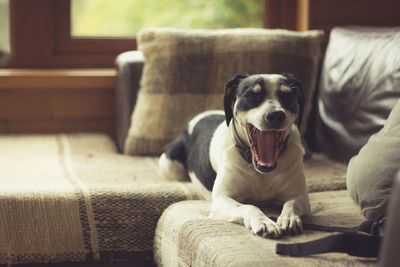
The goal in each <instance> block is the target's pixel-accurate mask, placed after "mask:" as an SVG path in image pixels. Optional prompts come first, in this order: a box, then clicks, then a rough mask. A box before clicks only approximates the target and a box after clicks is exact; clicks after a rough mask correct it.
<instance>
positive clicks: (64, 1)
mask: <svg viewBox="0 0 400 267" xmlns="http://www.w3.org/2000/svg"><path fill="white" fill-rule="evenodd" d="M53 1H54V0H53ZM55 18H56V21H55V23H56V25H57V29H58V31H57V33H56V51H57V52H59V53H89V54H90V53H93V54H102V53H103V54H114V53H120V52H122V51H127V50H132V48H136V39H135V38H134V37H133V36H132V38H128V37H124V38H118V37H115V38H114V37H113V38H111V37H110V38H98V37H73V36H72V35H71V32H72V31H71V0H55Z"/></svg>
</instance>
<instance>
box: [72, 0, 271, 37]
mask: <svg viewBox="0 0 400 267" xmlns="http://www.w3.org/2000/svg"><path fill="white" fill-rule="evenodd" d="M263 15H264V1H263V0H101V1H99V0H72V32H73V35H77V36H133V35H134V34H135V33H137V32H138V31H139V30H140V29H142V28H144V27H156V26H157V27H177V28H235V27H262V26H263Z"/></svg>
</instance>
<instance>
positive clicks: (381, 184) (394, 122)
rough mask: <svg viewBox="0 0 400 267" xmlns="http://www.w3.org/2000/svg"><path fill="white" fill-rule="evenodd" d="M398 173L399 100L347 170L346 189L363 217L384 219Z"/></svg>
mask: <svg viewBox="0 0 400 267" xmlns="http://www.w3.org/2000/svg"><path fill="white" fill-rule="evenodd" d="M399 170H400V100H397V104H396V106H395V107H394V109H393V110H392V112H391V113H390V115H389V117H388V119H387V121H386V123H385V126H384V127H383V129H382V130H380V131H379V132H378V133H376V134H374V135H373V136H371V138H370V139H369V140H368V143H367V144H366V145H365V146H364V147H363V148H361V150H360V152H359V153H358V155H357V156H355V157H353V158H352V159H351V160H350V162H349V167H348V169H347V187H348V190H349V192H350V195H351V197H352V198H353V199H354V201H355V202H356V203H357V204H358V205H359V206H360V208H361V210H362V213H363V214H364V216H365V217H366V218H368V219H370V220H379V219H381V218H382V217H383V216H385V213H386V210H387V204H388V201H389V197H390V194H391V191H392V185H393V181H394V178H395V176H396V173H397V172H398V171H399Z"/></svg>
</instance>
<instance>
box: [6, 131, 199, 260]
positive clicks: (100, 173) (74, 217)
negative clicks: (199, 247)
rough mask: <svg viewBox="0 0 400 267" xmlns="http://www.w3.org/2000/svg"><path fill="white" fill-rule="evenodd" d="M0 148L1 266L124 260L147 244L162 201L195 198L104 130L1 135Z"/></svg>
mask: <svg viewBox="0 0 400 267" xmlns="http://www.w3.org/2000/svg"><path fill="white" fill-rule="evenodd" d="M0 147H1V150H2V153H1V154H0V162H1V163H2V166H1V168H0V217H1V219H0V240H1V242H0V264H9V263H32V262H35V263H40V262H65V261H68V262H71V261H87V260H98V259H106V260H108V259H114V260H117V259H118V257H120V256H121V257H127V258H129V257H130V256H132V255H136V253H137V252H141V251H149V250H151V249H152V244H153V236H154V230H155V227H156V224H157V221H158V218H159V217H160V216H161V213H162V212H163V210H164V209H165V208H166V207H167V206H169V205H170V204H172V203H174V202H177V201H181V200H186V199H196V198H197V195H196V193H195V191H194V189H193V188H192V185H191V184H190V183H177V182H166V181H163V180H162V179H161V178H160V176H159V174H158V172H157V162H156V160H155V159H153V158H138V157H128V156H123V155H118V154H116V151H117V149H116V147H115V145H114V143H113V142H112V140H111V139H110V138H109V137H107V136H105V135H101V134H77V135H48V136H1V138H0Z"/></svg>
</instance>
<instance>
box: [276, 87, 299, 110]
mask: <svg viewBox="0 0 400 267" xmlns="http://www.w3.org/2000/svg"><path fill="white" fill-rule="evenodd" d="M279 100H280V102H281V103H282V104H283V105H285V106H290V105H292V104H293V103H294V101H295V100H296V93H295V92H294V91H292V90H289V91H286V92H282V91H280V92H279Z"/></svg>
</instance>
